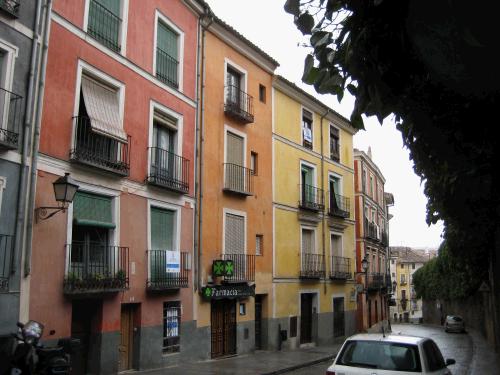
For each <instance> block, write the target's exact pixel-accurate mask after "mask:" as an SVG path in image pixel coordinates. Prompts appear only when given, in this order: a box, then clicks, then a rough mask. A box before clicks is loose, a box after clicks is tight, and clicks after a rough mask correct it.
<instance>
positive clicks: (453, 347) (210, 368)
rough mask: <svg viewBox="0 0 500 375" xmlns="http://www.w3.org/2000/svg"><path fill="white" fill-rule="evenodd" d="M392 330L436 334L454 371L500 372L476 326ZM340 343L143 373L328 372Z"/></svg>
mask: <svg viewBox="0 0 500 375" xmlns="http://www.w3.org/2000/svg"><path fill="white" fill-rule="evenodd" d="M392 331H393V333H396V332H401V334H408V335H416V336H424V337H430V338H432V339H433V340H434V341H435V342H436V344H437V345H438V346H439V348H440V350H441V352H442V353H443V357H444V358H445V359H447V358H453V359H455V360H456V364H454V365H451V366H449V369H450V370H451V371H452V373H453V375H500V362H499V357H498V355H496V354H495V353H494V352H493V351H492V350H491V348H490V347H489V345H488V344H487V343H486V342H485V340H484V339H483V338H482V336H481V335H479V333H478V332H476V331H474V330H472V329H468V331H467V333H445V332H444V330H443V328H442V327H440V326H431V325H420V324H393V325H392ZM340 346H341V345H334V346H319V347H312V348H307V349H299V350H293V351H292V350H283V351H256V352H255V353H252V354H246V355H238V356H234V357H230V358H225V359H218V360H207V361H199V362H191V363H189V362H183V363H181V364H180V365H179V366H173V367H169V368H165V369H159V370H150V371H140V372H139V373H141V374H145V375H146V374H148V375H160V374H179V375H192V374H193V375H194V374H207V375H225V374H238V375H259V374H260V375H276V374H288V375H324V374H325V372H326V369H327V368H328V366H330V364H331V363H332V362H333V358H334V356H335V355H336V354H337V352H338V350H339V349H340Z"/></svg>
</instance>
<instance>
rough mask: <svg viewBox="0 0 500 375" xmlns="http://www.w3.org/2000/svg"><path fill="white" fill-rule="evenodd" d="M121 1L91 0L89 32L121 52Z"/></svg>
mask: <svg viewBox="0 0 500 375" xmlns="http://www.w3.org/2000/svg"><path fill="white" fill-rule="evenodd" d="M120 28H121V19H120V0H90V5H89V19H88V26H87V32H88V33H89V35H91V36H92V37H93V38H95V39H97V40H98V41H99V42H101V43H102V44H104V45H105V46H107V47H108V48H111V49H113V50H115V51H119V50H120V43H119V40H118V39H119V35H120Z"/></svg>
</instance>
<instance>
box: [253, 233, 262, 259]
mask: <svg viewBox="0 0 500 375" xmlns="http://www.w3.org/2000/svg"><path fill="white" fill-rule="evenodd" d="M263 246H264V236H263V235H262V234H257V235H256V236H255V255H262V254H263V249H264V248H263Z"/></svg>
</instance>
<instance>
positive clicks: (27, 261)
mask: <svg viewBox="0 0 500 375" xmlns="http://www.w3.org/2000/svg"><path fill="white" fill-rule="evenodd" d="M51 18H52V0H47V2H46V4H45V24H44V26H43V45H42V60H41V64H40V81H39V83H38V97H37V107H36V113H35V133H34V136H33V145H32V154H31V155H32V163H31V176H30V185H29V197H28V213H29V215H28V226H27V232H26V253H25V257H24V276H28V275H29V274H30V273H31V241H32V239H33V212H34V206H35V192H36V176H37V168H38V150H39V147H40V127H41V120H42V108H43V94H44V91H45V72H46V71H47V56H48V49H49V33H50V22H51Z"/></svg>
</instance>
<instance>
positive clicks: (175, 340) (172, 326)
mask: <svg viewBox="0 0 500 375" xmlns="http://www.w3.org/2000/svg"><path fill="white" fill-rule="evenodd" d="M181 311H182V310H181V303H180V301H169V302H163V347H162V350H163V353H175V352H179V351H180V346H181V345H180V341H181V340H180V338H181Z"/></svg>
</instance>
